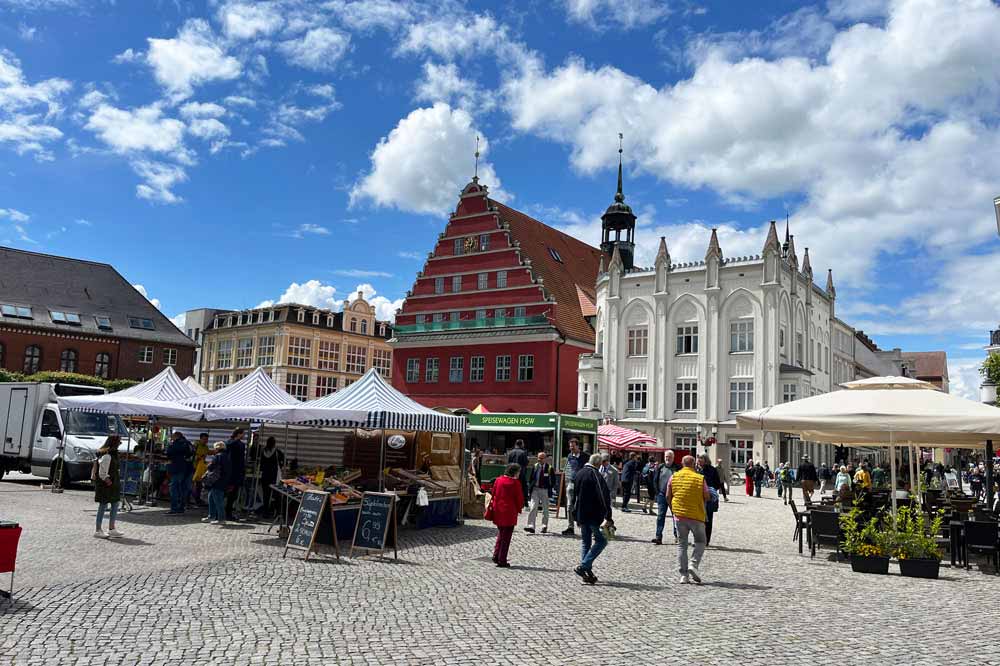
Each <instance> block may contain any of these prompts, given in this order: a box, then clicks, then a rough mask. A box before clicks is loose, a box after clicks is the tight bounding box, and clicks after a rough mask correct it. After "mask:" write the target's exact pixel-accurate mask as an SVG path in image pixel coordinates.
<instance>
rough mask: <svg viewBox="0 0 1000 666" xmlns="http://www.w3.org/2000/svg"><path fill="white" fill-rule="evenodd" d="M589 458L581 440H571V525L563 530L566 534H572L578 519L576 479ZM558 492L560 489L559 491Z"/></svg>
mask: <svg viewBox="0 0 1000 666" xmlns="http://www.w3.org/2000/svg"><path fill="white" fill-rule="evenodd" d="M586 463H587V460H586V458H584V456H583V453H581V452H580V440H578V439H577V438H576V437H574V438H572V439H570V440H569V455H567V456H566V477H565V479H566V521H567V522H568V523H569V526H568V527H566V529H564V530H563V531H562V533H563V534H564V535H566V536H571V535H573V534H574V533H575V532H574V530H573V525H574V521H575V520H576V486H575V484H574V480H575V478H576V473H577V472H579V471H580V470H581V469H583V467H584V465H586ZM557 492H558V491H557Z"/></svg>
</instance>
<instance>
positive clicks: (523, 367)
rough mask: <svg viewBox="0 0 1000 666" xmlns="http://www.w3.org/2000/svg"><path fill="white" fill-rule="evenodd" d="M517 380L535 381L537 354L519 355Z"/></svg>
mask: <svg viewBox="0 0 1000 666" xmlns="http://www.w3.org/2000/svg"><path fill="white" fill-rule="evenodd" d="M517 381H519V382H526V383H527V382H533V381H535V355H534V354H518V356H517Z"/></svg>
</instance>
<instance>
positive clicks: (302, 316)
mask: <svg viewBox="0 0 1000 666" xmlns="http://www.w3.org/2000/svg"><path fill="white" fill-rule="evenodd" d="M297 317H298V320H299V321H300V322H304V321H305V320H306V311H305V310H299V311H298V313H297Z"/></svg>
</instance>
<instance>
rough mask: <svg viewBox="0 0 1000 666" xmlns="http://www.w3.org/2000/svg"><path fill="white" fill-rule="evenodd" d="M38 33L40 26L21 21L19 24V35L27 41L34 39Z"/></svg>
mask: <svg viewBox="0 0 1000 666" xmlns="http://www.w3.org/2000/svg"><path fill="white" fill-rule="evenodd" d="M37 34H38V28H37V27H35V26H30V25H27V24H26V23H21V24H19V25H18V26H17V36H18V37H20V38H21V39H23V40H24V41H26V42H30V41H33V40H34V39H35V35H37Z"/></svg>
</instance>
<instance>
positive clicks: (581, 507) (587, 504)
mask: <svg viewBox="0 0 1000 666" xmlns="http://www.w3.org/2000/svg"><path fill="white" fill-rule="evenodd" d="M600 464H601V454H600V453H595V454H594V455H592V456H590V462H588V463H587V464H586V465H585V466H584V468H583V469H581V470H580V471H578V472H577V473H576V477H575V479H574V481H573V483H574V485H575V487H576V522H578V523H580V538H581V542H580V566H578V567H577V568H576V569H575V570H574V571H575V572H576V575H577V576H580V577H581V578H583V582H585V583H587V584H588V585H593V584H594V583H596V582H597V576H595V575H594V571H593V567H594V560H596V559H597V557H598V556H599V555H600V554H601V551H603V550H604V547H605V546H607V545H608V540H607V538H606V537H605V536H604V533H603V532H602V531H601V524H602V523H605V522H608V521H610V520H611V493H610V492H608V484H606V483H605V482H604V477H602V476H601V473H600V472H599V471H597V467H598V466H599V465H600Z"/></svg>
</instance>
